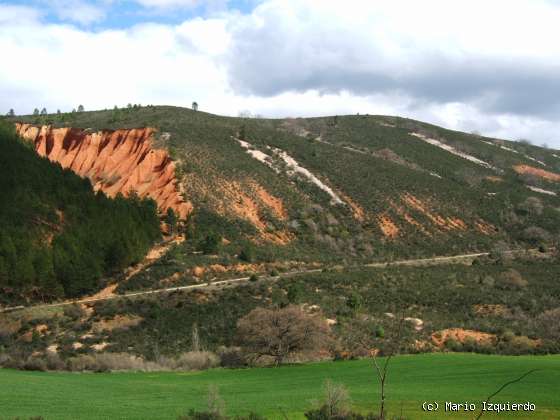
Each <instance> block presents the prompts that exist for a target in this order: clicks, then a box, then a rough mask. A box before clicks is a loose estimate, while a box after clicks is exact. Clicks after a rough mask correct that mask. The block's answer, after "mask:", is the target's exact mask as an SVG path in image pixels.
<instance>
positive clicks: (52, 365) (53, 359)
mask: <svg viewBox="0 0 560 420" xmlns="http://www.w3.org/2000/svg"><path fill="white" fill-rule="evenodd" d="M45 362H46V364H47V369H48V370H65V369H66V363H64V361H63V360H62V359H61V358H60V356H59V355H58V354H57V353H52V352H47V354H46V356H45Z"/></svg>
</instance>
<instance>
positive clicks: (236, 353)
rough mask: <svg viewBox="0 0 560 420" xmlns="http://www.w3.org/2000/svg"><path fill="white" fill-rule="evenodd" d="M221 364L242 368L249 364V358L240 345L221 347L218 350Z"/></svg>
mask: <svg viewBox="0 0 560 420" xmlns="http://www.w3.org/2000/svg"><path fill="white" fill-rule="evenodd" d="M218 355H219V356H220V366H222V367H225V368H240V367H245V366H247V365H248V363H247V358H246V357H245V354H244V353H243V351H242V350H241V348H240V347H221V348H220V349H219V350H218Z"/></svg>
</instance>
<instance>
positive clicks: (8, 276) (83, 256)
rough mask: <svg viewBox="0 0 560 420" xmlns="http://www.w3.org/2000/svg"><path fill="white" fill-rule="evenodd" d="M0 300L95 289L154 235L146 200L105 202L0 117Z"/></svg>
mask: <svg viewBox="0 0 560 420" xmlns="http://www.w3.org/2000/svg"><path fill="white" fill-rule="evenodd" d="M0 194H1V195H2V197H3V199H2V201H1V202H0V290H1V293H0V305H1V304H7V303H9V304H14V303H22V302H26V301H34V300H42V301H50V300H53V299H60V298H64V297H74V296H79V295H83V294H84V293H88V292H92V291H95V290H97V289H98V288H99V287H100V286H101V285H102V284H103V282H104V281H106V280H104V277H106V276H110V275H112V274H114V273H115V272H120V271H121V270H122V269H123V268H125V267H127V266H128V265H130V264H132V263H134V262H136V261H138V260H140V259H142V257H143V256H144V254H145V253H146V252H147V250H148V249H149V247H150V246H151V244H152V243H154V242H155V241H156V240H158V239H159V237H160V232H159V220H158V218H157V216H156V211H155V210H156V209H155V206H154V203H153V202H152V201H150V200H142V199H139V198H134V199H123V198H122V197H118V198H116V199H114V200H112V199H108V198H107V197H106V196H105V194H103V193H95V192H94V191H93V189H92V187H91V184H90V182H89V181H87V180H84V179H82V178H80V177H79V176H77V175H75V174H74V173H73V172H72V171H70V170H64V169H62V168H61V167H60V166H59V165H57V164H54V163H52V162H50V161H49V160H47V159H43V158H41V157H39V156H38V155H37V154H36V153H35V152H34V151H33V150H32V148H30V147H29V144H27V143H25V142H23V141H21V140H20V139H19V138H18V137H17V136H16V134H15V132H14V130H13V128H12V127H11V126H7V125H6V124H5V123H4V122H2V121H0Z"/></svg>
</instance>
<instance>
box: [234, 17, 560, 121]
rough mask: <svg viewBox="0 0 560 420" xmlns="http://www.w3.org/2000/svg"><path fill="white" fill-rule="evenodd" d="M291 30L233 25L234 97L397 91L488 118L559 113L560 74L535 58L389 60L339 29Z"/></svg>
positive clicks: (412, 54) (415, 55) (414, 55)
mask: <svg viewBox="0 0 560 420" xmlns="http://www.w3.org/2000/svg"><path fill="white" fill-rule="evenodd" d="M273 23H274V24H273ZM294 30H295V29H294ZM291 31H292V28H290V27H289V26H287V25H285V24H284V25H282V23H281V22H277V21H276V22H274V21H273V20H266V19H265V20H264V24H263V25H262V26H260V27H257V28H255V27H254V26H253V25H239V26H237V27H236V28H235V30H234V31H233V38H232V48H231V52H230V54H229V56H228V58H227V68H228V72H229V78H230V83H231V86H232V88H233V89H234V91H235V92H236V93H239V94H244V95H247V94H252V95H257V96H265V97H272V96H275V95H278V94H281V93H284V92H306V91H310V90H317V91H319V92H321V93H338V92H341V91H348V92H350V93H352V94H355V95H361V96H367V95H372V94H379V93H381V94H387V93H393V92H398V93H400V94H403V95H406V96H408V97H410V98H412V99H413V100H414V101H413V102H416V103H418V104H425V103H435V104H445V103H450V102H462V103H466V104H471V105H473V106H476V107H477V108H478V109H480V110H481V111H484V112H491V113H512V114H518V115H533V116H538V117H541V118H551V117H552V116H554V115H557V114H558V112H559V111H560V72H559V71H558V69H557V68H553V67H552V66H550V65H549V64H547V63H545V62H542V60H540V61H539V60H536V59H534V60H533V61H531V60H529V59H525V58H517V59H508V60H504V59H502V60H500V59H498V58H489V57H487V56H484V57H483V56H477V55H470V56H463V57H460V58H457V57H453V54H448V52H445V51H444V52H440V53H431V54H425V55H422V54H421V52H417V51H414V50H405V52H406V51H408V53H409V55H408V56H407V55H406V54H405V55H403V56H400V57H397V58H395V57H389V56H387V53H386V52H384V51H383V49H382V48H381V47H380V46H378V45H377V44H376V42H374V41H373V40H372V41H369V40H364V39H354V38H353V37H352V36H351V34H347V33H343V32H340V31H338V32H336V31H335V32H333V33H322V32H321V31H320V30H319V29H316V33H315V32H314V31H313V30H312V31H307V32H306V33H305V34H299V33H297V30H295V31H296V32H295V33H291ZM451 57H453V58H451Z"/></svg>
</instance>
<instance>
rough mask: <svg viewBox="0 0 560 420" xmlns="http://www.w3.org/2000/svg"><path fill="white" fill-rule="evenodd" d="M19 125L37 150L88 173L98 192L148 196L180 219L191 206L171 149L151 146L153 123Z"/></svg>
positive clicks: (22, 133) (76, 171)
mask: <svg viewBox="0 0 560 420" xmlns="http://www.w3.org/2000/svg"><path fill="white" fill-rule="evenodd" d="M16 130H17V132H18V134H19V135H20V136H21V137H23V138H24V139H26V140H29V141H31V142H33V144H34V145H35V150H36V151H37V153H38V154H39V155H41V156H46V157H47V158H49V159H50V160H51V161H54V162H58V163H60V164H61V166H62V167H63V168H69V169H71V170H72V171H74V172H75V173H76V174H78V175H80V176H82V177H87V178H89V180H90V181H91V183H92V184H93V186H94V189H95V190H96V191H97V190H101V191H103V192H104V193H106V194H107V195H108V196H110V197H114V196H116V195H117V194H118V193H121V194H123V195H124V196H127V195H129V194H130V193H132V192H134V193H136V194H138V196H140V197H150V198H152V199H154V200H155V201H156V202H157V203H158V207H159V210H160V211H161V212H162V213H165V212H166V211H167V209H169V208H172V209H173V210H174V211H175V213H176V214H177V215H178V216H179V218H181V219H185V218H186V217H187V216H188V215H189V213H190V212H191V211H192V205H191V204H190V203H189V202H186V201H185V200H184V199H183V198H182V197H181V194H180V192H179V189H178V185H177V180H176V178H175V164H174V163H173V161H172V160H171V158H170V157H169V154H168V153H167V151H166V150H162V149H154V148H152V137H153V133H154V130H153V129H152V128H138V129H127V130H115V131H110V130H103V131H97V132H89V131H86V130H82V129H77V128H53V127H51V126H41V127H36V126H33V125H30V124H21V123H17V124H16Z"/></svg>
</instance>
